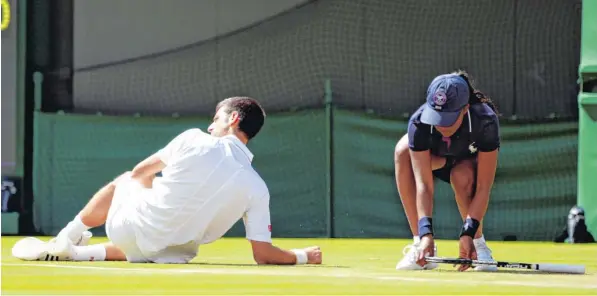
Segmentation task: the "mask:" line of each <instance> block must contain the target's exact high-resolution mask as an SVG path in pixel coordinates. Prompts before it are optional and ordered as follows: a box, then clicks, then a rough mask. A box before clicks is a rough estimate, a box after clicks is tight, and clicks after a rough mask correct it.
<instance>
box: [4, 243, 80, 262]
mask: <svg viewBox="0 0 597 296" xmlns="http://www.w3.org/2000/svg"><path fill="white" fill-rule="evenodd" d="M52 244H53V243H50V242H48V243H46V242H43V241H41V240H40V239H38V238H35V237H26V238H24V239H21V240H19V241H18V242H17V243H16V244H15V245H14V246H13V247H12V256H13V257H15V258H18V259H21V260H25V261H70V260H72V257H70V256H56V255H54V254H50V252H49V249H50V248H51V245H52Z"/></svg>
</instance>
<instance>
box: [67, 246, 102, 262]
mask: <svg viewBox="0 0 597 296" xmlns="http://www.w3.org/2000/svg"><path fill="white" fill-rule="evenodd" d="M73 251H74V252H73V260H74V261H104V260H106V247H104V245H89V246H84V247H77V246H74V247H73Z"/></svg>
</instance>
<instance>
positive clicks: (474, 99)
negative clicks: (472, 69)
mask: <svg viewBox="0 0 597 296" xmlns="http://www.w3.org/2000/svg"><path fill="white" fill-rule="evenodd" d="M454 74H456V75H458V76H460V77H462V78H463V79H464V81H466V84H468V89H469V92H470V96H469V100H468V102H469V104H471V105H472V104H480V103H485V104H487V105H488V106H489V108H491V109H492V110H493V112H495V114H496V115H499V112H498V110H497V107H496V106H495V103H494V102H493V101H492V100H491V98H489V97H488V96H487V95H485V94H484V93H482V92H481V91H480V90H478V89H475V86H474V85H473V82H472V81H471V80H472V79H471V78H470V75H469V74H468V73H467V72H466V71H464V70H458V71H456V72H454Z"/></svg>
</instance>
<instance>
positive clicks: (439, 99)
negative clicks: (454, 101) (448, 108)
mask: <svg viewBox="0 0 597 296" xmlns="http://www.w3.org/2000/svg"><path fill="white" fill-rule="evenodd" d="M447 100H448V97H447V96H446V94H445V93H444V92H441V91H438V92H436V93H435V95H433V103H435V109H437V110H441V109H442V106H443V105H444V104H445V103H446V101H447Z"/></svg>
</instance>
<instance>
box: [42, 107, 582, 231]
mask: <svg viewBox="0 0 597 296" xmlns="http://www.w3.org/2000/svg"><path fill="white" fill-rule="evenodd" d="M209 120H210V118H207V117H205V118H198V119H188V118H149V117H132V116H131V117H110V116H96V115H68V114H67V115H59V114H44V113H39V112H38V113H36V115H35V136H34V138H35V144H34V147H35V151H34V172H33V174H34V182H33V183H34V194H35V217H36V218H35V223H36V225H37V227H38V228H39V229H40V230H41V231H42V232H44V233H46V234H51V235H54V234H56V233H57V232H58V231H59V230H60V229H61V227H63V226H64V225H65V223H67V222H68V221H70V220H71V219H72V217H73V216H74V215H75V214H77V212H78V210H79V209H80V208H81V207H82V206H83V205H84V204H85V203H86V201H87V200H88V199H89V197H90V196H91V195H92V194H93V193H94V192H95V191H96V190H97V189H98V188H99V187H100V186H102V185H104V184H105V183H107V182H109V181H110V180H111V179H112V178H114V177H115V176H117V175H118V174H120V173H121V172H123V171H125V170H130V169H131V168H132V167H133V166H134V165H135V164H136V163H137V162H138V161H140V160H142V159H143V158H144V157H146V156H147V155H149V154H151V153H153V152H155V151H156V150H157V149H159V148H161V147H162V146H163V145H165V144H166V143H167V142H168V141H169V140H170V139H172V138H173V137H174V136H176V135H177V134H178V133H180V132H182V131H184V130H185V129H187V128H190V127H199V128H202V129H203V130H206V129H207V126H208V124H209ZM328 120H329V118H328V117H327V116H326V112H325V110H324V109H320V110H308V111H298V112H289V113H278V114H272V115H269V116H268V118H267V121H266V125H265V127H264V129H263V131H262V133H261V134H260V135H259V137H257V138H255V139H254V141H253V142H251V143H250V144H249V148H250V149H251V150H252V151H253V153H254V154H255V160H254V165H255V168H256V170H257V171H258V172H259V174H260V175H261V176H262V177H263V179H264V180H265V181H266V183H267V184H268V186H269V189H270V193H271V213H272V224H273V235H274V236H277V237H325V236H327V235H328V231H327V229H328V226H330V225H329V223H332V224H331V226H333V232H334V235H335V236H336V237H410V236H411V234H410V233H409V230H408V229H409V228H408V225H407V222H406V218H405V216H404V213H403V210H402V205H401V203H400V200H399V197H398V193H397V191H396V185H395V183H394V169H393V150H394V146H395V144H396V142H397V140H398V139H399V138H400V137H401V136H402V135H403V134H404V133H405V131H406V123H405V122H403V121H401V120H396V119H384V118H379V117H376V116H374V115H370V114H365V113H362V112H351V111H345V110H338V109H337V110H334V113H333V119H332V120H333V133H332V137H333V141H332V142H333V146H332V147H331V149H332V154H331V155H332V157H333V166H332V169H331V170H329V169H328V166H327V163H326V153H327V151H328V149H330V146H329V143H330V139H329V138H328V133H327V132H326V123H327V121H328ZM577 130H578V129H577V123H576V122H571V123H550V124H521V125H516V126H514V125H503V128H502V139H503V143H502V149H501V152H500V162H499V169H498V172H497V179H496V183H495V187H494V190H493V192H492V196H491V201H490V207H489V211H488V214H487V217H486V219H485V229H486V231H485V233H486V237H487V238H488V239H502V237H503V236H504V235H509V234H512V235H516V236H517V237H518V239H519V240H550V239H552V237H553V235H554V234H555V233H556V232H557V231H558V230H561V229H562V227H564V226H565V221H566V214H567V211H568V210H569V208H570V207H571V206H572V205H574V204H575V202H576V186H577V185H576V184H577V183H576V158H577ZM328 174H332V176H333V183H332V188H331V189H333V196H332V206H331V209H329V207H328V206H327V205H328V197H329V195H328V190H329V189H330V188H328V186H327V183H326V180H327V179H326V178H327V176H328ZM436 188H437V194H436V197H435V207H434V209H435V214H434V217H435V220H436V221H437V222H436V225H437V226H436V231H437V233H438V236H439V237H441V238H454V237H455V236H456V235H457V233H458V230H459V226H460V218H459V214H458V210H457V207H456V204H455V202H454V198H453V194H452V192H451V189H450V187H449V185H447V184H443V183H440V182H438V185H437V187H436ZM330 215H333V217H331V218H333V219H330ZM103 233H104V232H103V229H102V230H98V231H97V232H96V234H103ZM228 235H229V236H242V235H244V229H243V227H242V225H241V224H240V223H239V224H237V225H236V226H235V227H234V228H233V229H232V230H231V231H230V232H229V233H228Z"/></svg>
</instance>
